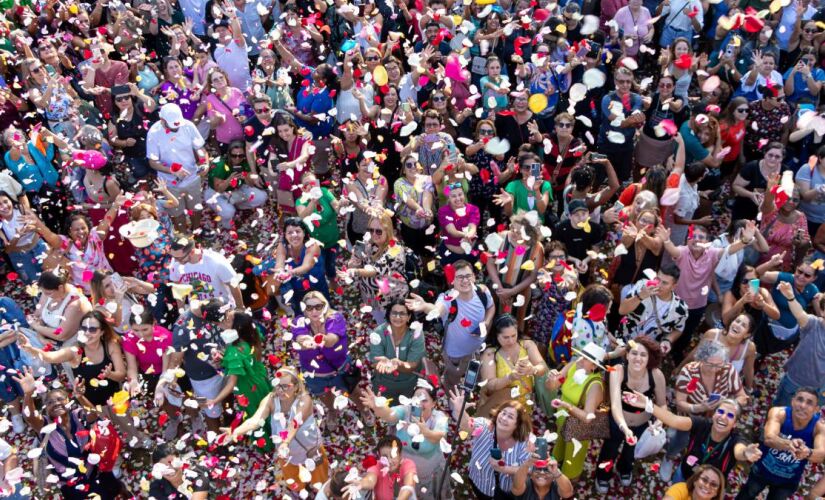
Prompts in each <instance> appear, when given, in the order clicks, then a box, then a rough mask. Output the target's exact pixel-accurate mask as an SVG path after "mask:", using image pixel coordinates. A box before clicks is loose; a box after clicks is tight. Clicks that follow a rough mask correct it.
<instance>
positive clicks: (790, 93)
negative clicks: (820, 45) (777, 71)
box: [783, 47, 825, 106]
mask: <svg viewBox="0 0 825 500" xmlns="http://www.w3.org/2000/svg"><path fill="white" fill-rule="evenodd" d="M817 55H818V54H817V51H816V50H815V49H814V48H813V47H808V48H805V49H802V50H801V51H800V52H799V60H797V62H796V63H795V64H794V65H793V66H792V67H791V68H789V69H788V70H787V71H786V72H785V74H784V75H783V76H784V77H785V79H784V81H785V95H786V96H787V97H788V103H790V104H791V105H794V106H796V105H797V104H800V103H802V102H805V103H813V105H814V106H816V104H817V103H818V102H819V91H820V90H822V83H823V81H825V71H823V70H822V68H820V67H817Z"/></svg>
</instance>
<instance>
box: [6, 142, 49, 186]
mask: <svg viewBox="0 0 825 500" xmlns="http://www.w3.org/2000/svg"><path fill="white" fill-rule="evenodd" d="M26 147H28V148H29V154H30V155H31V157H32V159H33V160H34V165H32V164H29V163H26V158H25V157H24V156H23V155H20V158H18V159H17V160H12V158H11V151H8V152H6V155H5V156H4V157H3V158H4V159H5V161H6V167H8V169H9V170H10V171H11V173H12V174H13V175H14V177H15V178H16V179H17V182H19V183H20V184H22V185H23V190H25V191H26V192H27V193H36V192H38V191H40V188H42V187H43V184H47V185H49V186H51V187H55V186H57V179H58V177H59V176H58V173H57V170H55V168H54V167H53V166H52V160H53V159H54V145H53V144H49V145H48V147H47V148H46V155H45V156H44V155H43V153H42V152H41V151H40V150H39V149H37V147H36V146H35V145H34V144H32V143H31V142H29V143H27V144H26Z"/></svg>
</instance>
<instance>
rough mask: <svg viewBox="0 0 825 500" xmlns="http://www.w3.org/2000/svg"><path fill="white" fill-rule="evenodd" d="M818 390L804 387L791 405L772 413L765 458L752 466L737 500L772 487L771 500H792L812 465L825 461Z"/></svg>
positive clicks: (748, 498)
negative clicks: (809, 466) (810, 463)
mask: <svg viewBox="0 0 825 500" xmlns="http://www.w3.org/2000/svg"><path fill="white" fill-rule="evenodd" d="M816 392H817V391H816V389H813V388H811V387H800V388H799V389H797V390H796V392H795V393H794V396H793V400H791V405H790V406H775V407H773V408H771V409H770V411H768V421H767V423H766V424H765V438H764V440H763V441H762V446H761V447H760V450H761V452H762V458H761V460H759V461H758V462H756V463H755V464H754V466H753V467H751V472H750V475H749V476H748V481H747V482H746V483H745V485H744V486H742V488H741V489H740V490H739V494H738V495H737V496H736V500H752V499H755V498H757V497H758V496H759V494H760V493H762V490H764V489H765V488H768V496H767V498H769V499H770V500H784V499H786V498H791V497H792V496H793V495H794V493H796V492H797V490H799V483H800V481H801V480H802V474H803V473H804V472H805V467H806V466H807V465H808V462H809V461H810V462H812V463H822V461H823V460H825V421H823V420H822V419H821V418H820V417H821V415H820V413H819V403H818V401H817V398H818V397H819V395H818V394H817V393H816Z"/></svg>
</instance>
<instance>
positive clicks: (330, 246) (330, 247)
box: [295, 172, 409, 280]
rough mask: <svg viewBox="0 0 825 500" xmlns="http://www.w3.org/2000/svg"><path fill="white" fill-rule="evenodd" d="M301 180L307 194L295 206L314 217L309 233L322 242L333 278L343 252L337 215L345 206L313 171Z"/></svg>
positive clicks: (300, 212) (326, 270)
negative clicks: (339, 254) (339, 256)
mask: <svg viewBox="0 0 825 500" xmlns="http://www.w3.org/2000/svg"><path fill="white" fill-rule="evenodd" d="M301 182H302V190H303V194H302V195H301V197H300V198H298V201H297V202H296V205H295V209H296V210H297V212H298V217H301V218H302V219H305V220H306V219H309V220H312V221H313V222H311V223H310V224H309V226H308V227H309V236H310V237H312V238H313V239H315V240H317V241H319V242H320V243H321V245H322V247H321V258H322V259H323V261H324V273H325V274H326V277H327V280H332V279H333V278H335V263H336V259H337V258H338V253H339V252H340V247H339V245H338V240H339V239H340V231H339V229H338V221H337V219H338V211H339V210H341V209H342V208H343V203H341V201H340V200H339V199H338V198H336V197H335V194H334V193H333V192H331V191H330V190H329V189H328V188H327V187H325V186H322V185H321V184H320V182H319V181H318V178H317V177H316V176H315V174H314V173H313V172H304V175H303V177H301ZM316 217H317V219H316ZM316 220H317V222H318V224H317V225H316V224H315V221H316ZM402 231H403V227H402ZM404 241H405V242H406V241H409V239H408V238H404Z"/></svg>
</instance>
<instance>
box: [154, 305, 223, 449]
mask: <svg viewBox="0 0 825 500" xmlns="http://www.w3.org/2000/svg"><path fill="white" fill-rule="evenodd" d="M230 310H232V306H230V305H228V304H226V303H225V302H223V301H221V300H220V299H210V300H209V301H208V302H195V303H194V304H193V305H192V307H191V309H190V310H189V311H187V312H186V313H184V314H182V315H181V317H180V318H179V319H178V321H177V323H175V326H174V328H173V331H172V334H173V339H172V347H173V349H174V350H169V351H167V352H165V353H163V373H162V375H161V377H160V381H159V382H158V385H157V388H156V389H155V403H156V404H158V405H161V404H163V400H164V398H166V399H167V400H168V401H169V404H171V405H172V406H175V407H177V408H180V407H181V406H182V405H184V399H187V401H188V400H189V398H188V397H187V395H186V394H184V392H183V391H182V390H181V389H180V386H179V384H178V380H177V379H178V376H177V373H176V372H177V371H178V368H180V367H182V368H183V371H184V372H185V373H186V376H187V377H188V380H189V382H191V384H192V393H194V400H195V401H196V402H197V403H198V405H200V411H199V412H197V413H196V414H194V413H195V412H194V411H192V410H193V409H194V408H197V407H198V406H197V405H192V404H186V405H185V406H186V412H187V413H189V414H190V417H191V418H192V419H193V424H192V430H193V431H194V432H195V433H196V434H198V433H201V432H203V430H204V422H203V418H204V417H205V418H206V426H207V427H208V429H209V430H210V431H215V432H218V430H219V429H218V428H219V425H220V417H221V413H222V407H221V405H213V406H209V407H207V406H206V404H205V402H206V401H208V400H210V399H215V398H216V397H217V395H218V394H219V393H220V392H221V389H223V383H224V381H223V376H222V375H221V374H220V373H219V372H218V370H217V369H216V368H215V367H214V366H213V365H212V364H211V363H210V362H209V361H210V359H211V357H212V351H213V350H218V351H223V348H224V345H223V341H222V339H221V336H220V332H221V330H222V328H221V323H222V322H223V320H224V317H225V316H226V314H227V312H228V311H230ZM180 422H181V415H180V413H176V414H175V415H169V421H168V422H167V427H166V429H165V430H164V433H163V437H164V439H166V440H167V441H168V440H171V439H175V437H176V436H177V431H178V425H179V424H180Z"/></svg>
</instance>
